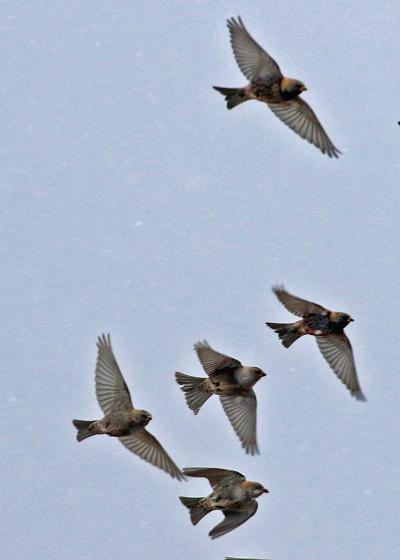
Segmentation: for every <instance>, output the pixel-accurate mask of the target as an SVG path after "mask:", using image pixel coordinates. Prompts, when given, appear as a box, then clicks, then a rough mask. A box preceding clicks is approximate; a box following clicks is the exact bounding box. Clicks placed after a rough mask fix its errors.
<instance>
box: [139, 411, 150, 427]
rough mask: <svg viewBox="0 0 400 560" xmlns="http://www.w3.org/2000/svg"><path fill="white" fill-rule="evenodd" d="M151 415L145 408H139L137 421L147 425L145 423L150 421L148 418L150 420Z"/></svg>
mask: <svg viewBox="0 0 400 560" xmlns="http://www.w3.org/2000/svg"><path fill="white" fill-rule="evenodd" d="M152 419H153V417H152V415H151V414H150V412H147V410H141V411H140V414H139V422H140V423H141V424H142V426H147V424H148V423H149V422H150V420H152Z"/></svg>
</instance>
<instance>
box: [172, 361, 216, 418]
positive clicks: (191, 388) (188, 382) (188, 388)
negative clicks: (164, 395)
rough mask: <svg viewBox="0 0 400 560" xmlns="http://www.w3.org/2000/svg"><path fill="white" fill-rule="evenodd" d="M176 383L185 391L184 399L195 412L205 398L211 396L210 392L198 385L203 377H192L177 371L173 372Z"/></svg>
mask: <svg viewBox="0 0 400 560" xmlns="http://www.w3.org/2000/svg"><path fill="white" fill-rule="evenodd" d="M175 378H176V381H177V383H179V385H180V386H181V389H182V391H183V392H184V393H185V399H186V402H187V404H188V407H189V408H190V409H191V410H193V412H194V414H197V413H198V412H199V410H200V408H201V407H202V406H203V404H204V403H205V402H206V400H207V399H209V398H210V397H211V393H207V392H206V391H204V389H202V388H201V387H200V385H201V384H202V383H203V381H204V379H205V378H204V377H192V376H191V375H186V374H185V373H180V372H179V371H177V372H176V373H175Z"/></svg>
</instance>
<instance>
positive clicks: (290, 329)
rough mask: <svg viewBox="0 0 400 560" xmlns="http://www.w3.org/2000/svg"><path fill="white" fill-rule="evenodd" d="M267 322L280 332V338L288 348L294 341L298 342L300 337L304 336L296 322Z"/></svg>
mask: <svg viewBox="0 0 400 560" xmlns="http://www.w3.org/2000/svg"><path fill="white" fill-rule="evenodd" d="M265 324H266V325H268V327H270V328H271V329H272V330H274V331H275V332H276V333H277V334H278V336H279V338H280V339H281V340H282V344H283V346H285V347H286V348H289V346H291V345H292V344H293V342H296V340H297V339H298V338H300V337H301V336H303V335H302V334H299V332H298V328H297V325H296V323H265Z"/></svg>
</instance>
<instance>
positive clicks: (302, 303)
mask: <svg viewBox="0 0 400 560" xmlns="http://www.w3.org/2000/svg"><path fill="white" fill-rule="evenodd" d="M272 291H273V292H274V294H275V295H276V297H277V298H278V299H279V301H280V302H281V304H282V305H284V306H285V307H286V309H287V310H288V311H290V313H293V314H294V315H297V316H298V317H306V316H307V315H309V314H310V313H321V312H323V311H327V309H325V307H322V305H319V304H318V303H313V302H311V301H307V300H305V299H301V298H299V297H296V296H294V295H292V294H289V292H287V291H286V290H285V288H284V287H283V286H275V287H273V288H272Z"/></svg>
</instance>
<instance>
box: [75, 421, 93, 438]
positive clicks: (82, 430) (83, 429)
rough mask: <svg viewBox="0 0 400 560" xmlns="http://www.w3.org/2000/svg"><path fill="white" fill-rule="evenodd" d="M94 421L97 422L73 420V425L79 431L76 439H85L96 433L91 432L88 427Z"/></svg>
mask: <svg viewBox="0 0 400 560" xmlns="http://www.w3.org/2000/svg"><path fill="white" fill-rule="evenodd" d="M93 422H95V420H75V419H74V420H72V423H73V425H74V426H75V428H76V429H77V430H78V433H77V434H76V439H77V440H78V441H82V440H83V439H86V438H88V437H91V436H94V435H95V434H94V433H93V432H89V429H88V428H89V426H90V425H91V424H93Z"/></svg>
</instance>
